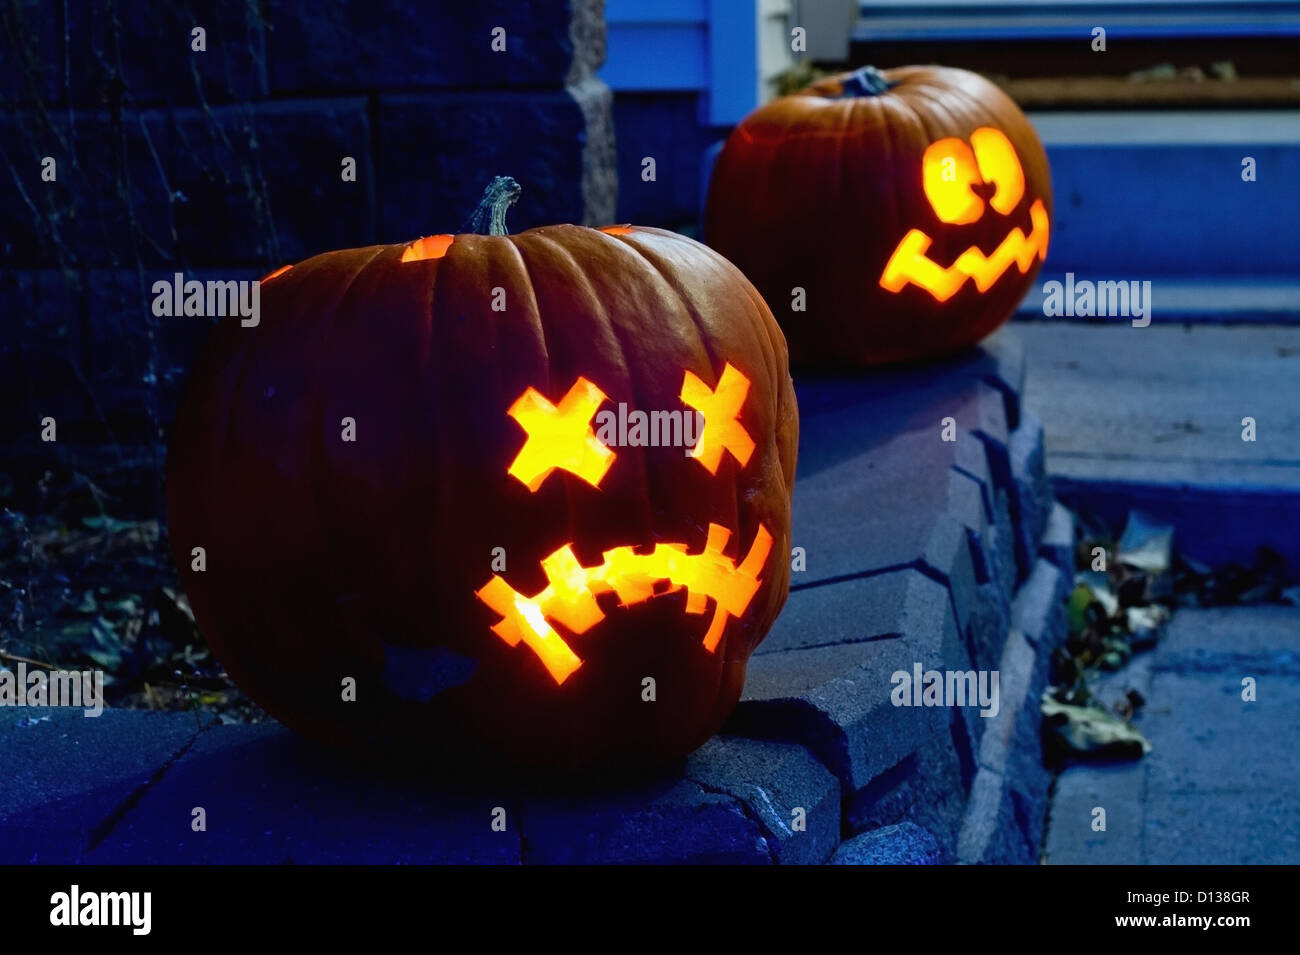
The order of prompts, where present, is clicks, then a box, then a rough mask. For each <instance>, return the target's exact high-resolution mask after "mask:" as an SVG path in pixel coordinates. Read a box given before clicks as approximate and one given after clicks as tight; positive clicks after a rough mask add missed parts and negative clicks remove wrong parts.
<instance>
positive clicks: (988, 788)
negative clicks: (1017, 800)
mask: <svg viewBox="0 0 1300 955" xmlns="http://www.w3.org/2000/svg"><path fill="white" fill-rule="evenodd" d="M956 855H957V861H958V862H961V863H965V864H969V865H973V864H977V863H985V864H993V865H1010V864H1024V863H1025V862H1026V861H1029V860H1028V859H1027V858H1026V857H1027V855H1028V847H1027V846H1026V845H1025V844H1024V842H1023V839H1022V836H1021V829H1020V826H1018V825H1017V824H1016V818H1015V811H1014V808H1013V806H1012V804H1011V800H1010V799H1009V798H1007V784H1006V780H1005V778H1004V777H1003V775H1002V774H1001V773H998V772H994V771H993V770H991V769H985V768H983V767H981V768H980V769H979V771H978V772H977V773H976V774H975V781H974V782H973V783H972V784H971V790H970V801H969V802H968V803H967V804H966V814H965V816H964V817H962V820H961V831H960V832H959V834H958V837H957V851H956Z"/></svg>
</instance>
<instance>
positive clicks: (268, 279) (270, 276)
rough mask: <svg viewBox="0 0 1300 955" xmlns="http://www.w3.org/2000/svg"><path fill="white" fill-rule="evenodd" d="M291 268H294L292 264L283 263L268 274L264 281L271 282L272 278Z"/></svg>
mask: <svg viewBox="0 0 1300 955" xmlns="http://www.w3.org/2000/svg"><path fill="white" fill-rule="evenodd" d="M291 268H293V266H292V265H282V266H280V267H279V268H278V269H276V270H275V271H274V272H272V273H271V274H270V275H268V276H267V277H266V278H264V279H262V281H263V282H269V281H271V279H273V278H275V277H276V276H279V275H283V274H284V273H285V272H288V271H289V270H290V269H291Z"/></svg>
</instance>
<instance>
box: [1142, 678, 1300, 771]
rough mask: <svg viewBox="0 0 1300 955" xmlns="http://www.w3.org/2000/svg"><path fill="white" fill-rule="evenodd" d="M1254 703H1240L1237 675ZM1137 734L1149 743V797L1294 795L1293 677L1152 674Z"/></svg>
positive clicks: (1296, 691) (1299, 686)
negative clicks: (1249, 686) (1252, 688)
mask: <svg viewBox="0 0 1300 955" xmlns="http://www.w3.org/2000/svg"><path fill="white" fill-rule="evenodd" d="M1248 676H1253V677H1255V679H1256V680H1257V687H1256V694H1257V697H1256V700H1255V701H1254V702H1250V703H1247V702H1244V701H1243V700H1242V698H1241V694H1242V685H1241V681H1242V679H1243V678H1244V677H1248ZM1137 725H1138V728H1139V729H1141V730H1142V732H1143V733H1144V734H1145V735H1146V737H1147V738H1148V739H1149V740H1151V744H1152V751H1151V752H1150V753H1148V754H1147V756H1146V758H1145V762H1146V764H1147V772H1148V778H1149V786H1150V790H1151V793H1152V794H1153V795H1154V794H1156V793H1161V792H1164V793H1178V792H1190V793H1210V792H1224V791H1232V792H1238V791H1242V790H1246V789H1251V790H1261V791H1262V790H1272V791H1284V790H1285V791H1289V792H1292V793H1294V792H1297V791H1300V762H1297V760H1296V759H1295V744H1296V740H1297V739H1300V677H1295V676H1281V675H1272V674H1265V673H1263V672H1262V671H1257V670H1256V671H1253V672H1252V671H1250V670H1247V671H1241V670H1238V671H1236V672H1233V670H1232V668H1227V669H1225V670H1224V671H1223V672H1221V673H1164V672H1161V671H1160V670H1156V672H1155V674H1154V676H1153V678H1152V681H1151V695H1150V697H1148V699H1147V705H1146V706H1145V707H1144V708H1143V710H1142V713H1141V716H1140V719H1139V721H1138V723H1137Z"/></svg>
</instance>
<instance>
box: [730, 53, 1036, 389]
mask: <svg viewBox="0 0 1300 955" xmlns="http://www.w3.org/2000/svg"><path fill="white" fill-rule="evenodd" d="M1051 218H1052V194H1051V181H1050V178H1049V175H1048V168H1047V157H1046V155H1045V154H1044V152H1043V147H1042V144H1041V143H1040V142H1039V140H1038V137H1037V135H1036V134H1035V133H1034V130H1033V128H1032V127H1031V126H1030V124H1029V121H1028V120H1027V119H1026V118H1025V116H1024V114H1023V113H1022V112H1021V111H1020V110H1019V109H1018V108H1017V107H1016V105H1015V104H1014V103H1013V102H1012V101H1011V100H1010V99H1009V98H1008V97H1007V96H1006V95H1005V94H1004V93H1002V91H1001V90H999V89H998V88H997V87H996V86H994V85H993V84H992V83H990V82H988V81H987V80H984V79H982V78H981V77H979V76H976V75H975V74H973V73H968V72H966V71H964V70H956V69H946V68H942V67H904V68H901V69H895V70H885V71H883V72H880V71H876V70H874V69H872V68H871V67H865V68H864V69H862V70H859V71H857V72H856V73H849V74H844V75H842V76H838V77H834V78H830V79H826V80H823V81H821V82H818V83H815V84H814V85H812V86H810V87H808V88H807V89H805V90H803V91H801V92H799V93H797V94H795V95H793V96H787V97H783V98H781V99H778V100H775V101H773V102H771V103H769V104H767V105H766V106H763V107H762V108H760V109H758V110H756V111H755V112H754V113H752V114H751V115H750V116H749V117H747V118H746V119H745V120H744V121H743V122H742V123H741V124H740V125H739V126H737V127H736V129H735V130H734V131H733V132H732V134H731V137H730V138H729V139H728V140H727V143H726V145H725V146H724V148H723V150H722V153H721V155H720V156H719V157H718V162H717V165H716V167H715V168H714V171H713V178H712V182H711V184H710V188H709V198H708V211H707V222H706V238H707V240H708V242H709V244H710V245H712V246H713V247H714V248H715V249H717V250H718V251H719V252H721V253H722V254H723V255H725V256H726V257H727V258H728V259H730V260H731V261H732V262H734V263H735V264H736V265H737V266H739V267H740V269H741V270H742V271H743V272H744V273H745V274H746V275H747V276H748V277H749V278H750V280H751V281H752V282H753V283H754V285H755V286H757V287H758V289H759V291H761V292H762V293H763V296H764V298H765V299H766V300H767V303H768V304H769V305H770V306H771V307H772V311H773V313H774V314H775V315H776V317H777V320H778V321H779V322H780V323H781V325H782V327H783V328H784V329H785V333H786V338H787V340H788V341H789V344H790V355H791V358H792V360H794V361H796V362H799V361H803V362H810V363H823V364H841V365H874V364H879V363H883V362H896V361H907V360H912V359H920V358H926V357H930V356H935V355H941V354H943V353H946V352H950V351H954V350H956V349H959V348H962V347H964V346H966V345H970V344H973V343H975V342H977V341H979V340H980V339H981V338H983V337H984V336H985V335H987V334H988V333H989V332H991V331H993V329H995V328H997V327H998V325H1000V324H1002V322H1004V321H1006V319H1007V318H1009V317H1010V316H1011V314H1012V312H1013V311H1014V310H1015V307H1016V305H1017V304H1018V303H1019V302H1020V300H1021V299H1022V298H1023V297H1024V295H1025V292H1026V291H1027V290H1028V288H1029V285H1030V283H1031V282H1032V281H1033V279H1034V276H1035V275H1036V274H1037V272H1038V268H1039V265H1040V264H1041V262H1042V260H1043V258H1044V257H1045V256H1046V255H1047V240H1048V233H1049V230H1050V224H1051Z"/></svg>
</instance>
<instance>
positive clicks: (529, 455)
mask: <svg viewBox="0 0 1300 955" xmlns="http://www.w3.org/2000/svg"><path fill="white" fill-rule="evenodd" d="M604 400H605V393H604V392H603V391H601V390H600V389H599V388H597V387H596V386H595V385H594V384H592V383H591V382H590V381H588V380H587V379H586V378H579V379H578V380H577V381H576V382H574V384H573V387H572V388H570V389H569V391H568V393H567V394H566V395H565V396H564V397H563V398H562V399H560V403H559V404H558V405H553V404H551V403H550V402H549V401H547V400H546V398H545V397H543V395H542V394H541V393H540V392H539V391H537V390H536V389H535V388H529V389H528V390H527V391H525V392H524V393H523V394H522V395H520V396H519V398H518V400H516V401H515V403H514V404H512V405H511V406H510V409H509V411H507V412H506V413H507V414H509V415H510V417H512V418H514V419H515V420H516V421H518V422H519V424H520V426H521V427H522V428H523V429H524V431H525V432H527V434H528V438H527V440H526V441H524V446H523V448H521V449H520V451H519V454H518V455H516V456H515V459H514V461H512V462H511V463H510V467H509V468H507V471H508V472H509V473H510V474H511V475H513V476H514V477H516V478H518V479H519V480H520V481H522V482H523V483H524V484H525V485H526V486H527V487H528V490H530V491H536V490H537V489H538V488H539V487H541V486H542V484H543V482H545V480H546V478H547V477H548V476H549V475H550V473H551V472H552V471H554V470H555V469H556V468H560V469H561V470H564V471H568V472H569V473H570V474H574V475H576V476H578V477H580V478H582V479H583V480H584V481H586V482H587V483H588V484H590V485H591V486H592V487H600V482H601V480H602V479H603V478H604V477H605V472H607V471H608V470H609V468H610V465H612V464H613V463H614V458H615V457H616V455H615V454H614V452H613V451H611V450H610V449H609V448H608V447H606V446H605V444H604V442H602V441H601V440H600V439H599V438H597V437H596V433H595V432H594V431H593V430H592V428H591V419H592V418H593V417H594V416H595V414H596V410H597V409H598V408H599V407H600V406H601V403H602V402H604Z"/></svg>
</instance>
